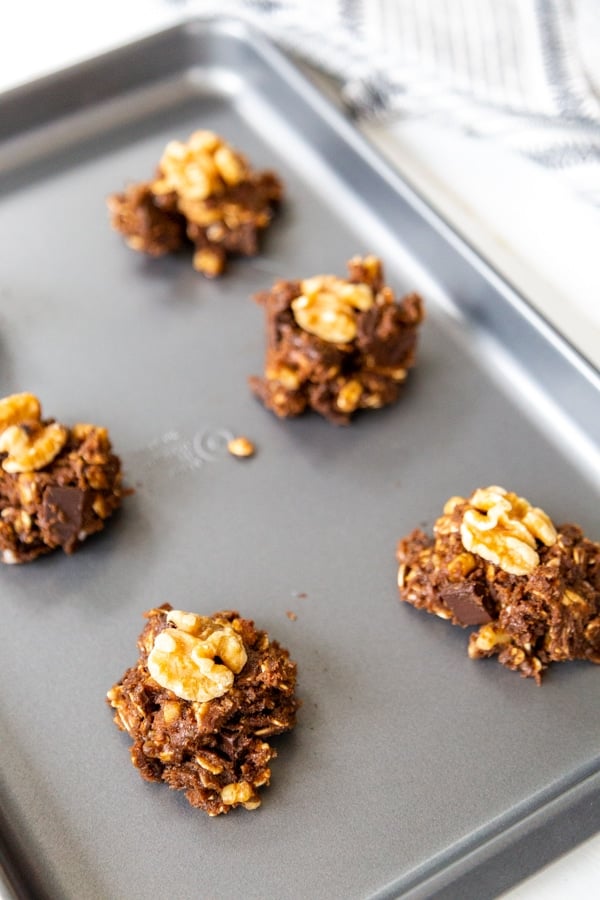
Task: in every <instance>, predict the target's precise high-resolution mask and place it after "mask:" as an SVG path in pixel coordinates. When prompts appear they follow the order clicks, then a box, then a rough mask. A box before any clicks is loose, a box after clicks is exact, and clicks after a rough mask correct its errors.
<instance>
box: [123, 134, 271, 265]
mask: <svg viewBox="0 0 600 900" xmlns="http://www.w3.org/2000/svg"><path fill="white" fill-rule="evenodd" d="M282 194H283V187H282V184H281V181H280V180H279V178H278V177H277V176H276V175H275V173H274V172H270V171H263V172H259V171H255V170H253V169H252V168H251V166H250V165H249V163H248V161H247V160H246V158H245V157H244V156H243V155H242V154H241V153H239V152H238V151H237V150H235V149H234V148H233V147H232V146H231V145H230V144H228V143H227V142H226V141H224V140H223V138H221V137H219V135H217V134H215V133H214V132H213V131H196V132H194V134H192V135H191V136H190V138H189V139H188V141H187V142H185V143H184V142H182V141H171V142H170V143H169V144H168V145H167V147H166V148H165V151H164V153H163V156H162V158H161V160H160V163H159V165H158V170H157V173H156V177H155V178H154V179H153V180H152V181H147V182H140V183H137V184H133V185H130V186H129V187H128V188H127V190H126V191H125V192H124V193H119V194H112V195H111V196H110V197H109V198H108V207H109V210H110V213H111V222H112V225H113V228H115V229H116V231H119V232H120V233H121V234H123V235H124V237H125V240H126V242H127V244H128V246H129V247H131V248H132V249H133V250H140V251H142V252H144V253H147V254H149V255H150V256H163V255H164V254H166V253H171V252H173V251H176V250H179V249H181V248H182V247H185V246H186V245H187V246H193V248H194V268H195V269H197V270H198V271H199V272H202V273H203V274H204V275H206V276H208V277H211V278H212V277H215V276H217V275H221V273H222V272H223V271H224V269H225V263H226V260H227V258H228V257H229V256H235V255H238V256H256V254H257V253H258V245H259V237H260V234H261V233H262V232H263V231H265V229H266V228H267V227H268V226H269V225H270V224H271V220H272V218H273V215H274V214H275V211H276V210H277V208H278V206H279V204H280V202H281V198H282Z"/></svg>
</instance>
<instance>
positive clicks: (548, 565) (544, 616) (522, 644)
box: [398, 486, 600, 684]
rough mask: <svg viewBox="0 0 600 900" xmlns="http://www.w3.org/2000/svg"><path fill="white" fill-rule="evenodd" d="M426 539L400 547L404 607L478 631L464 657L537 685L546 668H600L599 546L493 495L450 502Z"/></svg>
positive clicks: (414, 536) (512, 499)
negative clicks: (584, 663)
mask: <svg viewBox="0 0 600 900" xmlns="http://www.w3.org/2000/svg"><path fill="white" fill-rule="evenodd" d="M433 531H434V535H433V538H430V537H428V536H427V535H426V534H425V533H424V532H423V531H421V530H420V529H415V530H414V531H413V532H412V533H411V534H409V535H408V536H407V537H405V538H403V539H402V540H401V541H400V542H399V544H398V561H399V563H400V568H399V570H398V585H399V588H400V596H401V599H402V600H405V601H406V602H407V603H410V604H412V605H413V606H416V607H417V608H418V609H424V610H426V611H427V612H429V613H434V614H435V615H437V616H440V617H441V618H443V619H448V620H449V621H450V622H452V623H453V624H455V625H463V626H469V625H474V626H478V630H477V631H476V632H474V633H473V634H471V636H470V639H469V656H470V657H471V658H472V659H479V658H481V657H487V656H497V657H498V661H499V662H500V663H502V665H504V666H507V667H508V668H509V669H514V670H515V671H518V672H520V673H521V675H524V676H530V677H532V678H535V680H536V681H537V682H538V684H539V683H540V681H541V677H542V673H543V672H544V670H545V669H546V668H547V667H548V666H549V665H550V663H552V662H564V661H566V660H571V659H583V660H589V661H590V662H594V663H600V544H597V543H594V542H593V541H591V540H589V539H588V538H586V537H585V535H584V534H583V532H582V530H581V528H579V527H578V526H577V525H561V526H559V527H558V528H556V527H555V526H554V524H553V523H552V521H551V520H550V518H549V517H548V516H547V515H546V513H545V512H544V511H543V510H541V509H539V508H537V507H533V506H532V505H531V504H530V503H529V502H528V501H527V500H525V499H524V498H523V497H518V496H517V495H516V494H514V493H512V492H510V491H506V490H504V488H501V487H497V486H491V487H486V488H479V489H477V490H476V491H474V493H473V494H472V495H471V496H470V497H469V498H468V499H464V498H463V497H452V498H451V499H450V500H448V502H447V503H446V505H445V506H444V511H443V515H442V516H441V517H440V518H439V519H438V520H437V521H436V523H435V526H434V529H433Z"/></svg>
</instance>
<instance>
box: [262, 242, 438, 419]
mask: <svg viewBox="0 0 600 900" xmlns="http://www.w3.org/2000/svg"><path fill="white" fill-rule="evenodd" d="M348 272H349V275H348V278H347V279H344V278H338V277H337V276H335V275H316V276H314V277H311V278H305V279H304V280H303V281H278V282H276V284H275V285H274V286H273V288H272V289H271V290H270V291H267V292H264V293H261V294H258V295H257V297H256V299H257V301H258V302H259V303H260V304H262V305H263V306H264V309H265V314H266V339H267V346H266V355H265V368H264V374H263V376H262V377H260V378H259V377H252V378H250V387H251V389H252V390H253V392H254V393H255V394H256V396H257V397H258V398H259V399H260V400H261V401H262V402H263V403H264V405H265V406H266V407H267V408H268V409H270V410H272V411H273V412H274V413H275V414H276V415H277V416H280V417H282V418H289V417H292V416H298V415H300V414H301V413H303V412H304V411H305V410H306V409H313V410H315V411H316V412H318V413H320V414H321V415H322V416H324V417H325V418H327V419H329V421H331V422H334V423H335V424H340V425H346V424H348V423H349V422H350V420H351V418H352V416H353V415H354V413H355V412H356V411H357V410H360V409H379V408H380V407H382V406H387V405H388V404H390V403H393V402H394V401H395V400H397V398H398V395H399V393H400V389H401V386H402V384H403V382H404V381H405V379H406V377H407V373H408V369H409V368H410V367H411V366H413V365H414V363H415V347H416V343H417V330H418V326H419V325H420V323H421V321H422V320H423V316H424V313H423V301H422V300H421V298H420V297H419V296H418V294H408V295H407V296H406V297H404V298H403V299H402V300H397V299H396V298H395V296H394V293H393V291H392V290H391V288H389V287H386V286H385V285H384V281H383V269H382V265H381V262H380V260H379V259H377V258H376V257H374V256H367V257H365V258H360V257H355V258H354V259H351V260H350V262H349V263H348Z"/></svg>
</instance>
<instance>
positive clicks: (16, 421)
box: [0, 393, 123, 563]
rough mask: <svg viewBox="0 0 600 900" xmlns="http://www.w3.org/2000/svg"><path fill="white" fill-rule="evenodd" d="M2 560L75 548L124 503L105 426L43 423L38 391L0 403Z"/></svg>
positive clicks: (116, 461)
mask: <svg viewBox="0 0 600 900" xmlns="http://www.w3.org/2000/svg"><path fill="white" fill-rule="evenodd" d="M0 460H1V464H0V558H1V559H2V562H4V563H22V562H29V561H30V560H33V559H35V558H36V557H38V556H40V555H41V554H43V553H49V552H50V551H51V550H55V549H56V548H59V547H62V549H63V550H64V551H65V553H73V551H74V550H76V549H77V547H78V546H79V545H80V544H81V543H82V541H84V540H85V539H86V538H88V537H89V536H90V535H91V534H94V532H96V531H101V530H102V529H103V528H104V525H105V522H106V520H107V519H108V518H109V517H110V516H111V515H112V513H113V512H114V511H115V510H116V509H117V508H118V507H119V506H120V505H121V499H122V496H123V489H122V485H121V478H122V476H121V463H120V460H119V457H118V456H115V454H114V453H113V452H112V449H111V443H110V440H109V437H108V432H107V430H106V428H99V427H98V426H96V425H83V424H79V425H73V426H72V427H70V426H68V425H61V424H59V423H58V422H55V421H54V420H53V419H43V418H42V414H41V407H40V402H39V400H38V399H37V397H35V396H34V395H33V394H28V393H23V394H13V395H11V396H10V397H5V398H4V399H3V400H0Z"/></svg>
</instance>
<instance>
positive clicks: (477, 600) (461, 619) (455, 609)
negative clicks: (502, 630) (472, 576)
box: [440, 582, 492, 625]
mask: <svg viewBox="0 0 600 900" xmlns="http://www.w3.org/2000/svg"><path fill="white" fill-rule="evenodd" d="M486 597H487V591H486V589H485V587H484V586H483V585H482V584H478V583H475V584H472V583H470V582H466V583H465V584H449V585H447V586H446V587H444V588H442V590H441V591H440V598H441V600H442V603H444V604H445V605H446V606H447V607H448V609H450V610H451V611H452V613H453V615H454V620H455V621H456V622H457V623H458V624H459V625H485V624H486V622H491V621H492V617H491V615H490V614H489V612H488V611H487V609H486V607H485V600H486Z"/></svg>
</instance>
